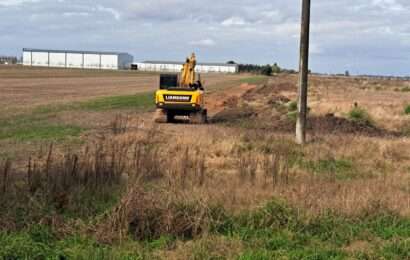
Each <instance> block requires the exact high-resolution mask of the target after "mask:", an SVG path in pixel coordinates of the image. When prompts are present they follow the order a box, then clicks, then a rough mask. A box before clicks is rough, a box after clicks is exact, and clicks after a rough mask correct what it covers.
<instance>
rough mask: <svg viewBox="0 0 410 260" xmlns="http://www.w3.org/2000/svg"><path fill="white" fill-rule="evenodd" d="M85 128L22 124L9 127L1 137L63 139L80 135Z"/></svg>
mask: <svg viewBox="0 0 410 260" xmlns="http://www.w3.org/2000/svg"><path fill="white" fill-rule="evenodd" d="M82 131H83V129H82V128H81V127H78V126H70V125H53V124H44V125H32V126H21V127H19V128H17V129H7V130H3V132H0V140H1V139H14V140H17V141H31V140H45V139H47V140H62V139H64V138H66V137H69V136H71V137H75V136H79V135H80V134H81V132H82Z"/></svg>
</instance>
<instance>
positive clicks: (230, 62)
mask: <svg viewBox="0 0 410 260" xmlns="http://www.w3.org/2000/svg"><path fill="white" fill-rule="evenodd" d="M226 64H236V62H234V61H233V60H230V61H228V62H227V63H226Z"/></svg>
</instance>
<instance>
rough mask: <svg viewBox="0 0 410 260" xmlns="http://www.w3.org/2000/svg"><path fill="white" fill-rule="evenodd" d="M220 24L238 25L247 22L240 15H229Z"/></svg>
mask: <svg viewBox="0 0 410 260" xmlns="http://www.w3.org/2000/svg"><path fill="white" fill-rule="evenodd" d="M221 24H222V25H223V26H240V25H245V24H247V22H246V21H245V19H243V18H242V17H229V18H228V19H226V20H223V21H222V23H221Z"/></svg>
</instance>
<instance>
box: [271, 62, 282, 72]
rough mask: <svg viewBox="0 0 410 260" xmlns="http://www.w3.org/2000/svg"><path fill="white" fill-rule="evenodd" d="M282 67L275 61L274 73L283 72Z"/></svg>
mask: <svg viewBox="0 0 410 260" xmlns="http://www.w3.org/2000/svg"><path fill="white" fill-rule="evenodd" d="M281 72H282V69H281V68H280V67H279V65H278V64H277V63H276V62H275V63H274V64H273V66H272V73H275V74H277V73H281Z"/></svg>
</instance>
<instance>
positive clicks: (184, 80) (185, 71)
mask: <svg viewBox="0 0 410 260" xmlns="http://www.w3.org/2000/svg"><path fill="white" fill-rule="evenodd" d="M195 67H196V57H195V53H192V55H191V57H190V58H187V59H186V62H185V64H184V66H183V67H182V72H181V82H180V85H181V87H190V86H192V85H194V84H195V80H196V74H195Z"/></svg>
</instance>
